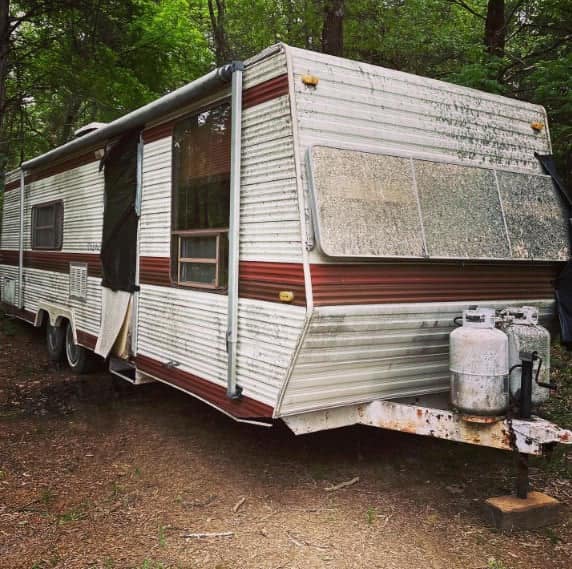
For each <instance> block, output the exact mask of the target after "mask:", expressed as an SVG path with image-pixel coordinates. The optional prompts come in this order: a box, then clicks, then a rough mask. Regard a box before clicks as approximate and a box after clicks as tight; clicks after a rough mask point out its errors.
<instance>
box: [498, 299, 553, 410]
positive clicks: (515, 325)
mask: <svg viewBox="0 0 572 569" xmlns="http://www.w3.org/2000/svg"><path fill="white" fill-rule="evenodd" d="M501 314H502V324H501V330H502V331H503V332H504V333H505V334H506V335H507V336H508V362H509V367H512V366H514V365H517V364H519V363H520V355H519V354H520V352H538V357H539V358H541V359H542V364H541V367H540V375H539V376H538V381H539V382H540V383H550V332H549V331H548V330H547V329H546V328H544V327H543V326H540V324H538V308H536V307H534V306H522V307H513V306H511V307H509V308H505V309H504V310H503V311H502V312H501ZM539 364H540V362H539V361H538V360H537V361H535V362H534V367H533V369H532V405H533V406H537V405H540V404H541V403H543V402H544V401H546V400H547V399H548V397H549V395H550V390H549V389H548V388H547V387H541V386H540V385H538V384H537V383H536V381H535V379H536V373H537V371H538V366H539ZM520 381H521V370H520V368H516V369H514V370H513V371H512V373H511V374H510V395H511V397H512V398H513V399H516V400H518V398H519V397H520Z"/></svg>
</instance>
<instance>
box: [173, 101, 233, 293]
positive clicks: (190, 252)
mask: <svg viewBox="0 0 572 569" xmlns="http://www.w3.org/2000/svg"><path fill="white" fill-rule="evenodd" d="M172 201H173V204H172V205H173V207H172V212H173V213H172V216H173V218H172V233H173V235H172V255H173V258H174V260H175V262H174V263H172V267H173V275H172V277H173V280H175V281H176V282H178V283H179V284H182V285H188V286H199V287H208V288H224V287H225V286H226V277H227V270H226V267H227V255H226V254H224V252H225V251H227V250H228V221H229V212H230V105H229V104H228V103H223V104H219V105H217V106H215V107H212V108H209V109H206V110H203V111H201V112H198V113H195V114H193V115H191V116H189V117H187V118H185V119H183V120H181V121H180V122H179V123H178V124H177V125H176V126H175V129H174V134H173V195H172Z"/></svg>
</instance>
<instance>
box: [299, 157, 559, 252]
mask: <svg viewBox="0 0 572 569" xmlns="http://www.w3.org/2000/svg"><path fill="white" fill-rule="evenodd" d="M308 166H309V171H308V174H309V179H310V185H311V188H312V194H313V200H314V209H315V214H316V215H315V218H316V228H317V234H318V239H319V242H320V247H321V249H322V251H323V252H324V253H325V254H326V255H329V256H339V257H374V258H378V257H389V258H391V257H394V258H395V257H397V258H399V257H406V258H419V257H433V258H445V259H535V260H550V261H553V260H566V259H567V258H568V256H569V237H568V220H567V212H566V208H565V206H564V204H563V203H562V200H561V198H560V195H559V193H558V191H557V190H556V188H555V187H554V185H553V183H552V180H551V178H550V177H548V176H543V175H535V174H519V173H513V172H505V171H501V170H494V169H491V168H482V167H476V166H465V165H457V164H446V163H442V162H435V161H430V160H421V159H415V158H412V157H396V156H390V155H384V154H374V153H368V152H361V151H356V150H342V149H337V148H331V147H325V146H314V147H312V148H311V149H310V150H309V154H308Z"/></svg>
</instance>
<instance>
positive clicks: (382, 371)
mask: <svg viewBox="0 0 572 569" xmlns="http://www.w3.org/2000/svg"><path fill="white" fill-rule="evenodd" d="M469 304H470V303H466V302H446V303H426V304H418V303H411V304H382V305H370V306H359V305H358V306H328V307H320V308H317V309H315V311H314V314H313V315H312V319H311V321H310V327H309V330H308V333H307V335H306V336H305V338H304V341H303V344H302V348H301V350H300V353H299V355H298V357H297V359H296V363H295V365H294V370H293V372H292V375H291V377H290V380H289V382H288V385H287V387H286V391H285V394H284V397H283V399H282V404H281V406H280V408H279V409H278V411H277V414H278V415H291V414H296V413H301V412H307V411H311V410H316V409H326V408H331V407H339V406H342V405H350V404H354V403H361V402H364V401H372V400H374V399H395V398H399V397H407V396H411V395H421V394H426V393H436V392H442V391H447V390H448V389H449V381H450V379H449V334H450V332H451V331H452V330H453V329H454V325H453V319H454V318H455V317H456V316H458V315H459V314H461V313H462V311H463V310H465V309H467V308H468V307H469ZM509 304H513V305H520V306H522V305H523V304H528V305H534V306H538V307H539V309H540V315H541V319H543V320H544V321H546V320H547V319H549V318H550V316H551V315H552V313H553V310H554V302H553V301H550V300H546V301H538V300H534V301H532V300H525V299H523V300H521V301H517V302H490V301H489V302H486V306H490V307H492V308H501V307H504V306H507V305H509Z"/></svg>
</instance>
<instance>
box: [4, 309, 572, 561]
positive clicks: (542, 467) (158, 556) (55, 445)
mask: <svg viewBox="0 0 572 569" xmlns="http://www.w3.org/2000/svg"><path fill="white" fill-rule="evenodd" d="M0 328H2V331H1V332H0V366H1V367H0V567H1V568H2V569H17V568H26V569H47V568H61V569H63V568H74V569H75V568H101V569H111V568H114V569H117V568H121V569H123V568H133V569H167V568H179V569H190V568H209V569H241V568H255V569H258V568H261V569H280V568H284V569H286V568H288V569H294V568H304V569H305V568H381V567H383V568H395V569H427V568H436V569H451V568H463V569H479V568H483V569H518V568H529V569H533V568H538V569H556V568H566V569H569V568H570V567H572V562H571V557H572V519H571V518H570V514H569V512H570V510H568V512H567V515H566V517H565V520H564V521H563V522H562V523H561V524H560V525H558V526H556V527H553V528H550V529H544V530H539V531H529V532H523V533H513V534H512V535H504V534H501V533H499V532H497V531H495V530H493V529H491V528H489V527H487V525H486V521H485V519H484V518H483V516H482V513H481V506H482V502H483V500H484V499H485V498H487V497H490V496H493V495H499V494H504V493H507V492H510V489H511V485H512V478H511V477H512V462H511V457H510V456H509V454H508V453H502V452H497V451H493V450H490V449H482V448H476V447H468V446H465V445H458V444H454V443H447V442H444V441H437V440H430V439H427V438H422V437H415V436H411V435H405V434H401V433H392V432H387V431H381V430H375V429H366V428H347V429H341V430H337V431H330V432H326V433H319V434H315V435H307V436H304V437H298V438H297V437H295V436H294V435H292V434H291V433H290V432H289V431H288V430H287V429H286V428H285V427H284V426H281V425H278V426H277V427H275V428H272V429H261V428H258V427H253V426H248V425H241V424H237V423H234V422H233V421H231V420H230V419H228V418H226V417H225V416H223V415H221V414H219V413H217V412H216V411H214V410H212V409H210V408H209V407H208V406H206V405H204V404H202V403H200V402H198V401H195V400H193V399H192V398H191V397H189V396H187V395H185V394H183V393H180V392H178V391H176V390H174V389H171V388H169V387H167V386H164V385H160V384H150V385H146V386H141V387H131V386H129V385H127V384H125V385H124V384H122V383H121V382H120V380H117V381H116V380H114V379H112V377H111V376H110V375H108V374H107V373H105V371H104V370H103V369H102V370H100V371H98V372H96V373H94V374H91V375H88V376H83V377H77V376H73V375H70V374H69V372H68V371H67V370H65V369H62V370H55V369H51V368H50V366H49V365H48V361H47V358H46V355H45V351H44V343H43V337H42V335H41V333H40V332H39V331H35V330H33V329H31V328H28V327H25V326H24V325H21V324H14V323H12V322H11V321H5V320H4V321H3V325H2V326H0ZM559 472H561V471H560V470H558V469H557V468H556V467H554V468H552V467H551V465H550V464H548V465H546V464H545V463H543V462H542V463H541V462H537V463H535V464H534V468H533V469H532V478H533V485H534V487H535V488H536V489H540V490H545V491H547V492H548V493H550V494H551V495H553V496H555V497H557V498H559V499H560V500H562V501H563V502H565V503H566V504H567V505H568V508H570V506H571V505H572V484H571V481H570V480H569V479H567V478H565V477H563V475H562V474H559ZM356 476H357V477H359V482H358V483H356V484H354V485H352V486H350V487H347V488H344V489H341V490H338V491H334V492H328V491H326V490H325V488H327V487H328V486H330V485H331V484H336V483H339V482H342V481H346V480H350V479H352V478H354V477H356ZM213 532H232V535H230V536H227V537H203V538H197V537H185V536H186V535H188V534H190V533H213Z"/></svg>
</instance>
